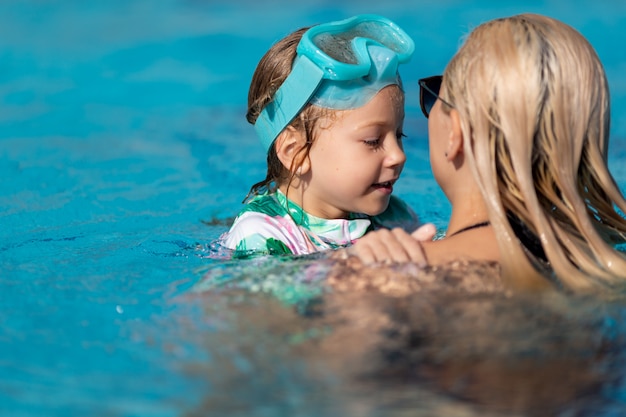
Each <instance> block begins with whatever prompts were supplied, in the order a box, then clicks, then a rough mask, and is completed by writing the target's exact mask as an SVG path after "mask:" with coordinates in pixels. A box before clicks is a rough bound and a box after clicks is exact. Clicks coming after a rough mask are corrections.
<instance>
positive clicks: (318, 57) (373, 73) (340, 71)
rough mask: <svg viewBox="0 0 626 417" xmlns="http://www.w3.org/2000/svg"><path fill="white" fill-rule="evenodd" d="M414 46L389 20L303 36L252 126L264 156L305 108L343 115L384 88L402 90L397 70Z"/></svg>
mask: <svg viewBox="0 0 626 417" xmlns="http://www.w3.org/2000/svg"><path fill="white" fill-rule="evenodd" d="M414 49H415V44H414V43H413V40H412V39H411V38H410V37H409V36H408V35H407V34H406V33H405V32H404V31H403V30H402V29H400V27H398V26H397V25H396V24H395V23H393V22H392V21H391V20H389V19H386V18H384V17H381V16H377V15H359V16H354V17H351V18H349V19H345V20H341V21H338V22H331V23H325V24H321V25H318V26H314V27H312V28H311V29H309V30H307V31H306V32H305V33H304V35H303V36H302V39H301V40H300V43H299V44H298V47H297V49H296V52H297V56H296V59H295V60H294V63H293V67H292V70H291V73H290V74H289V76H288V77H287V79H286V80H285V82H284V83H283V84H282V85H281V86H280V88H279V89H278V91H277V92H276V94H275V95H274V98H273V100H272V101H271V102H270V103H269V104H268V105H267V106H265V108H264V109H263V111H262V112H261V114H260V115H259V117H258V118H257V120H256V123H255V125H254V127H255V129H256V131H257V133H258V135H259V137H260V138H261V142H262V143H263V146H264V147H265V149H266V150H269V148H270V146H271V145H272V143H273V142H274V139H276V137H277V136H278V135H279V134H280V132H282V131H283V129H284V128H285V127H287V125H288V124H289V123H291V121H292V120H293V119H294V118H295V117H296V116H297V115H298V113H300V111H301V110H302V109H303V108H304V106H306V104H307V103H309V102H310V103H311V104H313V105H316V106H320V107H325V108H330V109H336V110H347V109H354V108H358V107H361V106H363V105H365V104H366V103H367V102H368V101H369V100H371V99H372V97H374V96H375V95H376V93H378V92H379V91H380V90H381V89H382V88H383V87H385V86H388V85H391V84H397V85H401V81H400V76H399V75H398V65H399V64H400V63H405V62H407V61H409V59H410V58H411V55H412V54H413V50H414Z"/></svg>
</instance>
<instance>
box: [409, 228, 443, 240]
mask: <svg viewBox="0 0 626 417" xmlns="http://www.w3.org/2000/svg"><path fill="white" fill-rule="evenodd" d="M436 233H437V227H435V225H434V224H432V223H426V224H424V225H422V226H420V227H419V228H418V229H417V230H415V231H414V232H413V233H411V236H413V238H414V239H417V240H419V241H420V242H427V241H431V240H433V237H435V234H436Z"/></svg>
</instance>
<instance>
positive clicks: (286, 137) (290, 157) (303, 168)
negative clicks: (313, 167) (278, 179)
mask: <svg viewBox="0 0 626 417" xmlns="http://www.w3.org/2000/svg"><path fill="white" fill-rule="evenodd" d="M305 144H306V137H305V134H304V133H303V132H300V131H299V130H297V129H296V128H294V127H293V126H287V127H286V128H285V130H283V131H282V132H281V133H280V135H278V137H277V138H276V143H275V144H274V148H275V149H276V156H278V159H279V160H280V162H281V163H282V164H283V166H284V167H285V168H287V169H291V168H293V171H294V172H295V173H296V174H297V175H298V176H300V175H303V174H305V173H306V172H307V171H308V170H309V165H310V164H309V163H308V158H306V159H305V160H302V156H300V157H298V159H297V160H295V161H294V158H296V157H297V156H298V155H299V153H300V150H301V149H302V148H304V145H305ZM292 164H293V165H292Z"/></svg>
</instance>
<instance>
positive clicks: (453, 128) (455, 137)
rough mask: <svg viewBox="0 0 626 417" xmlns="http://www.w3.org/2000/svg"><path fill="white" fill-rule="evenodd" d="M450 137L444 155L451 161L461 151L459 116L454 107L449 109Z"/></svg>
mask: <svg viewBox="0 0 626 417" xmlns="http://www.w3.org/2000/svg"><path fill="white" fill-rule="evenodd" d="M449 116H450V137H449V138H448V146H447V148H446V156H447V158H448V160H449V161H452V160H453V159H454V158H456V157H457V156H458V155H459V154H461V153H463V130H462V129H461V118H460V116H459V112H458V111H457V110H456V109H451V110H450V113H449Z"/></svg>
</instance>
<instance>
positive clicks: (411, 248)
mask: <svg viewBox="0 0 626 417" xmlns="http://www.w3.org/2000/svg"><path fill="white" fill-rule="evenodd" d="M426 226H428V225H424V226H422V227H421V228H420V229H418V230H417V231H416V232H418V231H420V230H422V229H423V228H424V227H426ZM432 226H433V228H434V225H432ZM416 232H413V234H410V235H409V234H408V233H406V232H405V231H404V230H402V229H394V230H393V231H392V233H393V234H394V235H395V237H396V239H397V240H398V243H400V245H401V246H402V250H403V252H404V253H405V254H406V256H407V257H408V259H407V261H411V262H415V263H416V264H418V265H419V266H426V265H427V264H428V262H427V259H426V253H425V252H424V247H423V246H422V244H421V243H420V241H419V240H417V238H416V236H415V234H416ZM423 232H424V233H425V234H423V235H422V236H429V237H428V238H427V239H421V240H427V241H430V240H431V239H432V236H434V233H433V234H431V233H430V231H429V230H426V229H425V231H423Z"/></svg>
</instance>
